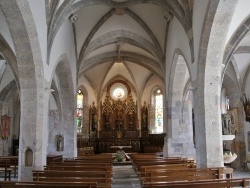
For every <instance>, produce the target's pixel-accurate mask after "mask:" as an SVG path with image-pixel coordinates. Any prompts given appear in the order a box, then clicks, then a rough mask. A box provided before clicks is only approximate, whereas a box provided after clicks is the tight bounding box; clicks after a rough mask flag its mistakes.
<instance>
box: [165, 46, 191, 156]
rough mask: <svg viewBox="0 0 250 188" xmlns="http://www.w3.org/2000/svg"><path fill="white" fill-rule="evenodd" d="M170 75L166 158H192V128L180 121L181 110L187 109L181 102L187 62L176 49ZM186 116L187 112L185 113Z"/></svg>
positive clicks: (185, 84)
mask: <svg viewBox="0 0 250 188" xmlns="http://www.w3.org/2000/svg"><path fill="white" fill-rule="evenodd" d="M170 72H171V75H170V78H169V86H168V116H167V117H168V127H167V128H168V130H167V143H166V144H167V146H166V148H167V151H166V152H164V154H165V155H168V156H186V157H194V154H195V151H194V143H193V127H192V123H191V122H190V121H182V119H183V118H182V116H183V109H184V107H185V109H186V108H187V107H186V105H184V104H185V103H184V102H183V99H184V95H185V93H186V91H185V90H186V88H187V83H189V82H190V74H189V70H188V66H187V61H186V60H185V57H184V56H183V53H182V52H181V51H180V50H179V49H177V50H176V51H175V54H174V57H173V63H172V66H171V71H170ZM187 114H188V112H187Z"/></svg>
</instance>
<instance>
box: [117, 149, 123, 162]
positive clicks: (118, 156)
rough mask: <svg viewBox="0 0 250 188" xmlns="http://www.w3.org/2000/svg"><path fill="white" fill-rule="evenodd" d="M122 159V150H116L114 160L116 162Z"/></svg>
mask: <svg viewBox="0 0 250 188" xmlns="http://www.w3.org/2000/svg"><path fill="white" fill-rule="evenodd" d="M124 159H125V154H124V151H117V152H116V154H115V160H116V161H117V162H122V161H124Z"/></svg>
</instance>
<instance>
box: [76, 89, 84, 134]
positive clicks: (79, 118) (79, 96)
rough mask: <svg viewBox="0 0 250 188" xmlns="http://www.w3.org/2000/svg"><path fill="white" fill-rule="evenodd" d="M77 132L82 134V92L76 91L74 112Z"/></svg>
mask: <svg viewBox="0 0 250 188" xmlns="http://www.w3.org/2000/svg"><path fill="white" fill-rule="evenodd" d="M76 122H77V132H78V133H81V132H82V125H83V92H82V90H80V89H79V90H78V92H77V112H76Z"/></svg>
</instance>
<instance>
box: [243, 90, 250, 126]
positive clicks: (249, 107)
mask: <svg viewBox="0 0 250 188" xmlns="http://www.w3.org/2000/svg"><path fill="white" fill-rule="evenodd" d="M243 105H244V111H245V116H246V118H245V119H246V121H248V122H250V100H249V99H247V98H246V94H245V101H243Z"/></svg>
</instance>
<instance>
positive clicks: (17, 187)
mask: <svg viewBox="0 0 250 188" xmlns="http://www.w3.org/2000/svg"><path fill="white" fill-rule="evenodd" d="M26 187H36V188H40V187H50V188H51V187H53V188H60V187H76V188H77V187H79V188H97V183H93V182H70V183H67V182H24V181H0V188H26Z"/></svg>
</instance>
